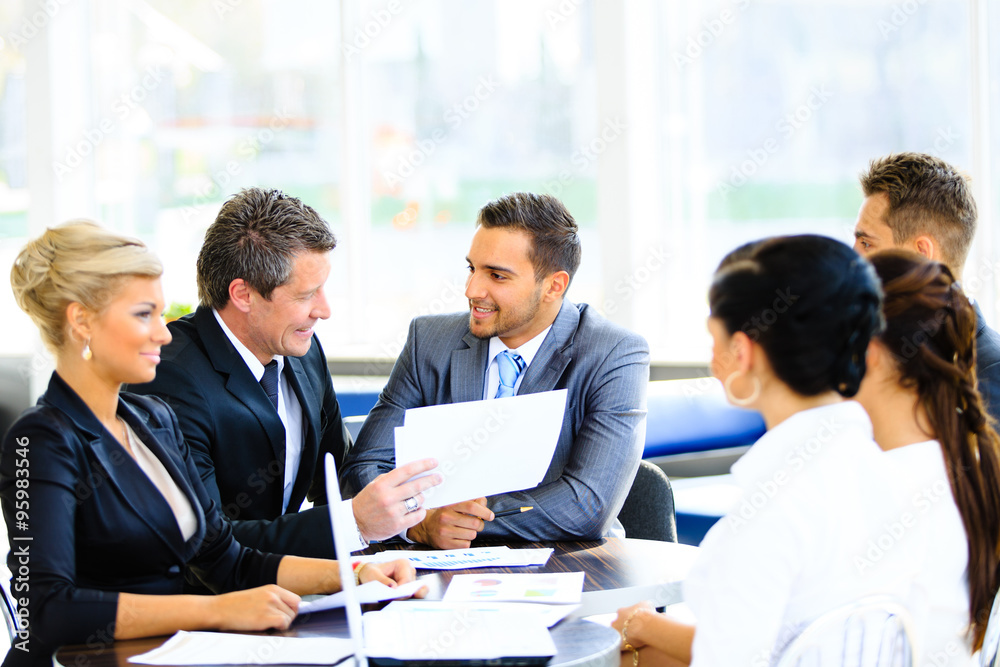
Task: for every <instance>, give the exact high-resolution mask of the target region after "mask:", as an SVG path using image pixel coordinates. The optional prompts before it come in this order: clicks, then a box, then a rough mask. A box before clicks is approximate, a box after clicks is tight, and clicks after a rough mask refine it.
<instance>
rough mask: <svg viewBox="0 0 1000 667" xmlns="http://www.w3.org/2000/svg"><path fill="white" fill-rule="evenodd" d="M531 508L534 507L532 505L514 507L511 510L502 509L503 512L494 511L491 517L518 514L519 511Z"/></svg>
mask: <svg viewBox="0 0 1000 667" xmlns="http://www.w3.org/2000/svg"><path fill="white" fill-rule="evenodd" d="M533 509H535V508H534V507H533V506H532V507H516V508H514V509H512V510H504V511H503V512H494V513H493V518H494V519H496V518H498V517H501V516H513V515H515V514H520V513H521V512H527V511H528V510H533Z"/></svg>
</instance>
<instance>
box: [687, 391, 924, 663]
mask: <svg viewBox="0 0 1000 667" xmlns="http://www.w3.org/2000/svg"><path fill="white" fill-rule="evenodd" d="M732 471H733V477H734V479H735V481H736V483H737V484H738V486H739V487H740V488H741V490H742V495H741V497H740V499H739V500H738V501H737V503H736V504H735V505H734V506H733V507H732V509H731V510H730V511H729V512H728V513H727V514H726V516H724V517H723V518H722V519H721V520H720V521H719V522H718V523H716V524H715V526H713V527H712V529H711V530H709V532H708V534H707V535H706V536H705V539H704V540H703V541H702V543H701V550H700V554H699V558H698V561H697V562H696V563H695V565H694V567H693V568H692V570H691V572H690V574H689V576H688V578H687V580H686V581H685V582H684V600H685V602H687V604H688V605H689V606H690V608H691V610H692V611H693V612H694V614H695V616H696V618H697V623H696V629H695V635H694V645H693V646H692V663H691V664H692V665H693V666H694V667H706V666H708V665H712V666H718V667H751V666H753V665H766V664H770V661H771V652H772V651H773V650H777V649H778V648H780V647H782V646H784V644H785V643H786V642H787V641H788V640H789V639H790V638H792V637H794V636H796V635H797V634H798V633H799V632H800V631H801V630H802V629H803V627H804V626H805V625H806V624H807V623H808V622H809V621H811V620H813V619H815V618H816V617H817V616H819V615H820V614H822V613H824V612H826V611H829V610H831V609H833V608H836V607H839V606H842V605H845V604H847V603H850V602H852V601H854V600H857V599H859V598H862V597H865V596H868V595H876V594H889V595H894V596H895V597H897V598H899V599H900V600H901V601H905V600H906V597H907V595H908V594H909V589H910V583H911V581H912V578H913V576H914V574H915V573H914V572H913V570H914V567H915V565H914V564H913V563H912V562H911V559H910V558H909V557H908V554H907V550H906V549H903V548H901V547H898V546H897V545H895V543H894V540H893V539H892V536H891V530H892V527H893V524H894V522H898V521H899V516H900V513H901V510H902V494H901V493H900V489H899V488H898V487H896V486H894V484H895V481H896V480H895V477H894V475H893V473H892V465H891V462H890V461H889V458H888V457H887V456H885V455H884V452H882V450H880V449H879V448H878V445H876V444H875V442H874V441H873V440H872V427H871V422H870V421H869V419H868V414H867V413H866V412H865V411H864V409H863V408H862V407H861V406H860V405H859V404H858V403H856V402H854V401H844V402H841V403H837V404H834V405H830V406H824V407H819V408H814V409H811V410H805V411H802V412H799V413H796V414H794V415H792V416H791V417H789V418H788V419H786V420H785V421H784V422H782V423H780V424H778V425H777V426H776V427H774V428H773V429H771V430H770V431H768V432H767V433H765V434H764V436H763V437H761V438H760V440H758V441H757V443H756V444H755V445H753V447H751V448H750V451H748V452H747V453H746V454H745V455H744V456H743V458H742V459H740V460H739V461H738V462H737V463H736V464H734V465H733V469H732ZM879 544H881V545H882V547H885V548H880V547H879V546H877V545H879Z"/></svg>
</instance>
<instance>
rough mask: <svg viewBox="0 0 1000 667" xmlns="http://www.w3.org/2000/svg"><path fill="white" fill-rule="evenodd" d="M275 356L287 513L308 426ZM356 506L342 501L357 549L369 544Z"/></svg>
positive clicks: (236, 342) (248, 358) (256, 369)
mask: <svg viewBox="0 0 1000 667" xmlns="http://www.w3.org/2000/svg"><path fill="white" fill-rule="evenodd" d="M212 312H213V313H214V314H215V319H216V320H217V321H218V322H219V326H220V327H222V330H223V331H224V332H225V334H226V337H227V338H229V342H231V343H232V344H233V347H235V348H236V351H237V352H239V354H240V357H242V358H243V361H244V362H245V363H246V365H247V368H249V369H250V372H251V373H252V374H253V376H254V378H256V380H257V382H260V379H261V378H262V377H264V365H263V364H261V363H260V361H259V360H258V359H257V357H255V356H254V354H253V352H251V351H250V350H249V349H248V348H247V346H246V345H244V344H243V341H241V340H240V339H239V338H237V337H236V335H235V334H234V333H233V332H232V331H230V330H229V327H227V326H226V323H225V322H224V321H223V320H222V316H221V315H219V311H217V310H215V309H213V310H212ZM274 358H275V360H277V362H278V378H279V382H278V417H279V418H280V419H281V423H282V424H283V425H284V427H285V478H284V480H283V483H284V488H283V492H284V495H283V497H282V501H281V513H282V514H284V513H286V512H287V511H288V500H289V499H290V498H291V495H292V487H293V486H294V485H295V475H296V474H297V473H298V471H299V464H300V463H301V462H302V442H303V439H304V438H305V430H304V429H303V428H302V405H301V404H300V403H299V399H298V397H297V396H296V395H295V392H294V391H292V388H291V387H290V386H289V384H288V380H287V379H286V378H285V374H284V373H282V370H284V368H285V358H284V357H282V356H275V357H274ZM331 382H332V380H331ZM320 465H323V462H322V461H320ZM353 507H354V505H353V501H352V500H345V501H343V505H342V507H341V514H342V515H343V517H344V519H343V521H345V522H350V523H351V524H353V526H352V529H351V531H350V534H349V535H348V541H349V542H350V544H351V551H357V550H358V549H364V548H365V547H366V546H368V545H367V544H365V543H364V542H362V541H361V532H360V530H359V529H358V525H357V521H356V520H355V518H354V510H353ZM296 509H298V508H296Z"/></svg>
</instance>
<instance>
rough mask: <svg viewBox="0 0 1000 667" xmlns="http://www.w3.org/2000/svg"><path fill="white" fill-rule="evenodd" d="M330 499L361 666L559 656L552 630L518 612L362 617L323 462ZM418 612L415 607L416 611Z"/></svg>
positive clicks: (334, 489) (455, 665)
mask: <svg viewBox="0 0 1000 667" xmlns="http://www.w3.org/2000/svg"><path fill="white" fill-rule="evenodd" d="M324 466H325V470H326V500H327V503H328V505H327V507H329V510H330V522H331V525H332V527H333V543H334V546H335V547H336V549H337V554H338V562H339V564H340V581H341V582H342V585H343V590H344V609H345V611H346V613H347V627H348V631H349V632H350V639H351V643H352V646H353V650H354V661H355V665H356V666H357V667H367V666H368V664H369V663H370V664H371V665H374V666H375V667H403V666H404V665H405V666H406V667H494V666H503V667H534V666H536V665H546V664H548V663H549V661H550V660H552V657H553V656H554V655H555V654H556V647H555V644H554V643H553V642H552V637H551V636H550V635H549V631H548V628H546V627H545V626H544V625H541V624H540V623H539V621H538V620H537V619H536V618H529V617H527V616H526V615H523V614H518V613H517V612H509V611H495V610H482V609H476V608H474V607H473V606H471V605H470V606H469V607H455V606H454V605H447V606H446V605H444V604H442V606H441V609H440V610H439V611H437V610H435V609H428V605H420V608H419V609H420V610H419V611H412V612H411V611H379V612H368V613H367V614H364V615H362V613H361V603H360V602H359V601H358V595H357V584H355V582H354V571H353V569H352V568H351V558H350V553H351V551H350V545H349V544H348V543H347V540H346V537H345V536H346V535H347V534H348V531H349V530H350V527H348V526H346V525H345V523H346V522H345V521H344V520H343V518H342V517H340V516H338V515H339V512H338V510H339V508H340V506H341V495H340V486H339V484H338V482H337V466H336V464H335V463H334V461H333V456H332V455H330V454H327V455H326V457H325V460H324ZM415 607H416V606H415Z"/></svg>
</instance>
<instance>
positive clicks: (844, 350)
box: [708, 235, 882, 397]
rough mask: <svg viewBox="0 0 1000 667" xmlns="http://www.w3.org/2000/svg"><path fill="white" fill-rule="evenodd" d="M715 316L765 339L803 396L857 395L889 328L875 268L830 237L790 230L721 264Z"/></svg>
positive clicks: (779, 371)
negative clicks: (869, 354)
mask: <svg viewBox="0 0 1000 667" xmlns="http://www.w3.org/2000/svg"><path fill="white" fill-rule="evenodd" d="M708 299H709V306H710V308H711V313H712V316H713V317H716V318H719V319H720V320H722V322H723V323H724V324H725V326H726V328H727V330H728V331H729V333H730V334H733V333H736V332H737V331H743V332H744V333H746V334H747V336H749V337H750V338H751V339H752V340H754V341H755V342H757V343H759V344H760V346H761V347H762V348H763V349H764V352H765V354H767V358H768V361H769V362H770V364H771V367H772V368H773V369H774V372H775V374H776V375H777V376H778V378H779V379H780V380H781V381H782V382H784V383H785V384H787V385H788V386H789V387H790V388H791V389H792V390H793V391H795V392H797V393H798V394H801V395H803V396H815V395H817V394H821V393H823V392H826V391H830V390H833V391H837V392H838V393H840V394H841V395H843V396H847V397H850V396H854V394H856V393H857V391H858V387H859V386H860V385H861V378H863V377H864V374H865V351H866V350H867V348H868V342H869V341H870V340H871V337H872V335H873V334H875V333H877V332H878V331H880V330H881V328H882V315H881V302H882V293H881V290H880V288H879V282H878V278H877V277H876V276H875V273H874V272H873V271H872V268H871V266H870V265H869V264H868V262H866V261H865V260H863V259H862V258H861V257H859V256H858V254H857V253H855V252H854V250H852V249H851V248H850V247H848V246H846V245H844V244H843V243H841V242H840V241H836V240H834V239H831V238H827V237H824V236H809V235H806V236H783V237H775V238H771V239H765V240H763V241H757V242H755V243H750V244H746V245H743V246H740V247H739V248H737V249H736V250H734V251H733V252H731V253H730V254H729V255H728V256H726V258H725V259H723V260H722V263H721V264H720V265H719V268H718V269H717V270H716V273H715V279H714V281H713V283H712V287H711V289H710V290H709V296H708Z"/></svg>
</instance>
